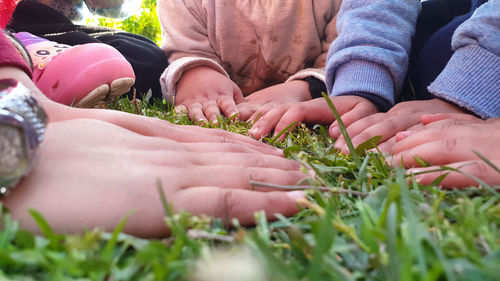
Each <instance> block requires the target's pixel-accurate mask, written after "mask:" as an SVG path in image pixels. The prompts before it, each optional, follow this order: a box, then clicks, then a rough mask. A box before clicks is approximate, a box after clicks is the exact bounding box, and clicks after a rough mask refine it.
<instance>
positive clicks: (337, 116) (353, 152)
mask: <svg viewBox="0 0 500 281" xmlns="http://www.w3.org/2000/svg"><path fill="white" fill-rule="evenodd" d="M321 94H322V95H323V98H325V100H326V103H327V104H328V106H329V107H330V109H331V110H332V113H333V116H334V117H335V119H336V120H337V123H338V125H339V130H340V132H341V133H342V136H343V137H344V139H345V142H346V144H347V147H348V148H349V152H350V153H351V158H352V160H353V161H354V163H355V164H356V166H357V167H358V168H360V167H361V160H359V156H358V153H357V152H356V149H355V148H354V145H353V144H352V141H351V138H350V137H349V134H348V133H347V129H346V127H345V125H344V122H342V119H341V118H340V114H339V112H338V111H337V109H336V108H335V106H334V105H333V103H332V101H331V100H330V98H329V97H328V96H327V95H326V94H325V93H321Z"/></svg>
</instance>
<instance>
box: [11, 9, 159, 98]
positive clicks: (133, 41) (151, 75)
mask: <svg viewBox="0 0 500 281" xmlns="http://www.w3.org/2000/svg"><path fill="white" fill-rule="evenodd" d="M7 27H8V28H9V29H12V30H13V31H14V32H21V31H26V32H29V33H32V34H34V35H37V36H40V37H43V38H46V39H49V40H52V41H55V42H58V43H62V44H67V45H71V46H72V45H79V44H85V43H105V44H108V45H111V46H113V47H114V48H116V49H117V50H118V51H119V52H120V53H121V54H122V55H123V56H124V57H125V58H126V59H127V60H128V61H129V62H130V64H131V65H132V67H133V69H134V72H135V75H136V83H135V86H134V87H135V88H136V90H137V94H138V96H141V95H144V94H146V93H147V92H148V91H149V90H150V89H151V91H152V93H153V97H155V98H162V93H161V88H160V82H159V79H160V75H161V74H162V73H163V71H164V70H165V68H166V67H167V66H168V61H167V57H166V55H165V53H164V52H163V50H161V49H160V48H159V47H158V46H157V45H156V44H155V43H154V42H153V41H151V40H149V39H148V38H146V37H144V36H140V35H137V34H132V33H127V32H124V31H121V30H116V29H109V28H103V27H93V26H85V25H75V24H73V23H72V22H71V21H70V20H69V19H68V18H66V17H65V16H64V15H62V14H60V13H59V12H58V11H56V10H54V9H52V8H51V7H48V6H46V5H43V4H40V3H36V2H25V1H22V2H20V3H19V4H18V6H17V7H16V10H15V11H14V14H13V16H12V20H11V22H10V23H9V25H8V26H7ZM129 95H131V93H130V94H129Z"/></svg>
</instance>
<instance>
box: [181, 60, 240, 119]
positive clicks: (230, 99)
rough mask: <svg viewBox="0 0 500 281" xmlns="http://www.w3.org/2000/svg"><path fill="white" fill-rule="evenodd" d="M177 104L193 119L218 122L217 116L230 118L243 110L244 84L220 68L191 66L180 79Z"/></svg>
mask: <svg viewBox="0 0 500 281" xmlns="http://www.w3.org/2000/svg"><path fill="white" fill-rule="evenodd" d="M176 92H177V94H176V97H175V105H176V106H177V109H178V110H185V111H188V112H189V118H190V119H191V120H192V121H193V122H199V121H203V122H206V121H210V122H213V123H217V116H218V115H221V111H222V113H223V114H224V116H226V117H228V118H230V117H232V116H234V115H236V114H239V111H238V108H237V107H236V104H237V103H241V102H243V94H242V93H241V90H240V88H239V87H238V86H237V85H236V84H235V83H234V82H233V81H231V80H230V79H229V78H227V77H226V76H224V75H223V74H221V73H219V72H218V71H216V70H214V69H212V68H209V67H204V66H199V67H194V68H191V69H188V70H187V71H186V72H184V74H183V75H182V78H181V79H180V80H179V82H178V83H177V90H176Z"/></svg>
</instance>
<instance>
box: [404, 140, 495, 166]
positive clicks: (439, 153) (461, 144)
mask: <svg viewBox="0 0 500 281" xmlns="http://www.w3.org/2000/svg"><path fill="white" fill-rule="evenodd" d="M477 144H481V145H480V147H478V146H477ZM497 146H498V139H497V140H496V141H495V139H492V140H491V139H490V140H485V139H482V138H467V139H456V138H445V139H440V140H436V141H431V142H426V143H423V144H420V145H417V146H415V147H412V148H409V149H406V150H403V151H401V152H399V153H398V154H396V155H394V165H398V164H399V163H401V161H403V162H402V163H403V165H404V167H406V168H409V167H414V166H416V164H417V163H416V161H415V159H414V157H413V156H414V155H416V156H418V157H419V158H421V159H423V160H425V161H427V162H429V163H431V164H432V165H446V164H449V163H455V162H461V161H468V160H475V159H478V156H477V155H475V154H474V153H473V151H472V150H473V149H475V148H477V149H478V150H481V151H486V152H487V151H494V150H495V149H496V147H497Z"/></svg>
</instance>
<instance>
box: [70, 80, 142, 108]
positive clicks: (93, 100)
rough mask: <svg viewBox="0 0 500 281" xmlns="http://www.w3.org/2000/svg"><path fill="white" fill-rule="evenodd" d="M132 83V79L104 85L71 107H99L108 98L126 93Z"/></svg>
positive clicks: (133, 81)
mask: <svg viewBox="0 0 500 281" xmlns="http://www.w3.org/2000/svg"><path fill="white" fill-rule="evenodd" d="M134 83H135V80H134V79H133V78H120V79H116V80H114V81H113V82H111V84H110V85H107V84H104V85H101V86H99V87H97V88H95V89H94V90H93V91H91V92H90V93H89V94H87V95H86V96H85V97H83V98H82V99H81V100H80V101H78V102H77V103H76V104H74V105H73V106H74V107H81V108H93V107H101V105H102V104H103V103H104V101H105V100H107V99H108V98H113V97H119V96H122V95H124V94H126V93H128V92H129V91H130V88H131V87H132V85H134Z"/></svg>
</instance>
